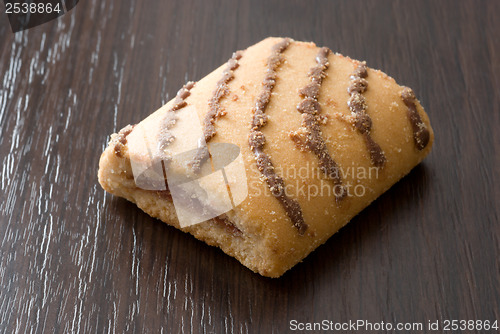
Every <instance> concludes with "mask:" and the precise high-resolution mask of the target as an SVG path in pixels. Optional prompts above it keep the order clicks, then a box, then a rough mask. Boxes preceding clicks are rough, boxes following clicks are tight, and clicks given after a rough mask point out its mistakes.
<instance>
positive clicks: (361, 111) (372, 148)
mask: <svg viewBox="0 0 500 334" xmlns="http://www.w3.org/2000/svg"><path fill="white" fill-rule="evenodd" d="M367 76H368V70H367V68H366V63H365V62H362V63H360V64H359V65H358V67H357V68H356V69H355V70H354V72H353V73H352V74H351V85H350V86H349V88H347V92H348V93H349V94H350V95H351V96H350V98H349V100H347V105H348V106H349V109H350V110H351V116H350V117H349V120H350V121H351V123H352V124H353V125H354V126H355V127H356V129H358V131H359V132H360V133H361V134H362V135H363V137H364V139H365V143H366V147H367V148H368V151H369V152H370V159H371V161H372V164H373V165H375V166H377V167H383V166H384V164H385V161H386V159H385V155H384V151H382V149H381V148H380V146H379V144H377V143H376V142H375V141H374V140H373V138H372V136H371V134H370V131H371V128H372V120H371V118H370V116H369V115H368V114H367V113H366V108H367V105H366V100H365V97H364V96H363V92H365V91H366V89H367V87H368V82H367V81H366V77H367Z"/></svg>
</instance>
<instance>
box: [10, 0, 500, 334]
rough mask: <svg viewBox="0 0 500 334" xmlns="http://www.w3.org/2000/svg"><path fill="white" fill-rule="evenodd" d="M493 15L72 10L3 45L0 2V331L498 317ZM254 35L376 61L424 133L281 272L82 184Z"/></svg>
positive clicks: (497, 31) (331, 6) (199, 6)
mask: <svg viewBox="0 0 500 334" xmlns="http://www.w3.org/2000/svg"><path fill="white" fill-rule="evenodd" d="M499 15H500V2H499V1H494V0H491V1H457V0H449V1H395V2H392V1H371V0H370V1H360V0H358V1H288V0H283V1H249V0H248V1H229V0H224V1H134V0H130V1H128V0H127V1H125V0H124V1H121V0H120V1H118V0H106V1H97V0H87V1H80V3H79V4H78V5H77V7H76V8H75V9H73V10H72V11H71V12H70V13H68V14H66V15H64V16H62V17H60V18H59V19H57V20H55V21H52V22H49V23H46V24H44V25H42V26H39V27H36V28H33V29H30V30H28V31H24V32H20V33H17V34H15V35H14V34H13V33H12V32H11V30H10V27H9V25H8V21H7V17H6V15H5V14H4V13H3V7H2V13H1V14H0V59H1V61H0V122H1V126H0V164H1V166H2V167H1V174H0V177H1V189H0V332H5V333H14V332H15V331H16V330H19V332H21V333H23V332H34V333H35V332H36V333H42V332H47V333H51V332H58V333H68V332H79V333H122V332H136V333H158V332H163V333H181V332H182V333H240V332H241V333H283V332H288V331H289V330H290V328H289V323H290V321H291V320H293V319H295V320H297V321H299V322H314V321H316V322H318V321H322V320H324V319H327V320H331V321H334V322H345V321H349V320H352V321H355V320H358V319H365V320H368V321H371V322H380V321H384V322H392V323H396V322H407V321H409V322H422V323H424V324H427V322H428V321H429V320H432V321H435V320H440V321H444V320H446V319H459V320H462V319H464V320H469V319H473V320H476V319H480V320H490V321H492V320H498V321H500V260H499V258H500V226H499V214H500V210H499V209H498V208H499V204H500V190H499V189H500V182H499V181H500V180H499V174H500V135H499V130H500V122H499V120H500V107H499V106H500V98H499V97H500V95H499V87H500V57H499V55H500V20H499V19H498V17H499ZM267 36H290V37H293V38H295V39H298V40H312V41H315V42H316V43H317V44H318V45H325V46H328V47H330V48H331V49H332V50H334V51H337V52H340V53H342V54H345V55H348V56H350V57H352V58H355V59H363V60H366V61H367V63H368V65H369V66H371V67H374V68H380V69H382V70H383V71H385V72H386V73H388V74H389V75H391V76H393V77H394V78H395V79H396V80H397V81H398V82H399V83H401V84H404V85H407V86H410V87H412V88H414V90H415V92H416V94H417V96H418V97H419V99H420V100H421V102H422V104H423V105H424V107H425V108H426V110H427V112H428V114H429V116H430V118H431V121H432V125H433V127H434V131H435V133H436V142H435V145H434V148H433V151H432V152H431V154H430V155H429V157H428V158H427V159H426V160H425V161H424V163H423V164H421V165H420V166H418V167H416V168H415V169H414V170H413V171H412V172H411V173H410V174H409V175H408V176H407V177H405V178H404V179H403V180H401V181H400V182H399V183H397V184H396V185H395V186H394V187H393V188H391V189H390V190H389V191H388V192H387V193H385V194H384V195H383V196H382V197H380V198H379V199H378V200H377V201H375V202H374V203H373V204H372V205H371V206H369V207H368V208H367V209H365V210H364V211H363V212H362V213H361V214H360V215H358V216H357V217H356V218H354V219H353V220H352V222H351V223H350V224H349V225H348V226H346V227H345V228H344V229H342V230H341V231H340V232H339V233H337V234H336V235H335V236H333V237H332V238H331V239H330V240H329V241H328V242H327V243H326V244H325V245H323V246H321V247H319V248H318V249H317V250H316V251H315V252H313V253H312V254H311V255H310V256H309V257H308V258H307V259H306V260H305V261H303V262H302V263H301V264H299V265H297V266H296V267H295V268H293V269H292V270H291V271H289V272H288V273H287V274H285V275H284V276H283V277H282V278H280V279H267V278H263V277H261V276H259V275H257V274H254V273H252V272H250V271H249V270H248V269H246V268H244V267H243V266H241V265H240V264H239V263H238V262H237V261H236V260H234V259H232V258H230V257H228V256H226V255H225V254H223V253H222V252H221V251H220V250H218V249H216V248H212V247H209V246H206V245H205V244H203V243H201V242H199V241H197V240H195V239H194V238H192V237H191V236H189V235H185V234H183V233H181V232H179V231H177V230H175V229H173V228H170V227H168V226H166V225H164V224H163V223H161V222H160V221H157V220H155V219H152V218H150V217H149V216H147V215H146V214H144V213H143V212H142V211H140V210H139V209H138V208H137V207H136V206H135V205H133V204H131V203H128V202H126V201H125V200H121V199H118V198H115V197H113V196H111V195H109V194H106V193H105V192H104V191H103V190H102V189H101V188H100V186H99V184H98V183H97V177H96V173H97V165H98V161H99V156H100V154H101V152H102V150H103V149H104V147H105V145H106V143H107V139H108V138H109V137H108V136H109V134H111V133H112V132H114V131H116V130H118V129H120V128H121V127H123V126H125V125H127V124H129V123H137V122H138V121H140V120H141V119H143V118H144V117H145V116H147V115H148V114H149V113H151V112H152V111H154V110H156V109H157V108H158V107H160V106H161V105H162V104H164V103H165V102H166V101H168V100H169V99H170V98H171V97H172V96H174V94H175V92H176V91H177V89H178V88H179V87H180V86H181V85H182V84H183V83H184V82H185V81H186V80H197V79H199V78H201V77H203V76H204V75H205V74H207V73H209V72H210V71H211V70H212V69H214V68H215V67H217V66H219V65H220V64H222V63H223V62H224V61H226V60H227V58H228V57H229V56H230V55H231V52H232V51H234V50H237V49H242V48H245V47H247V46H249V45H251V44H254V43H256V42H258V41H259V40H261V39H263V38H265V37H267ZM469 332H474V331H469ZM478 332H479V331H478ZM481 332H484V331H481Z"/></svg>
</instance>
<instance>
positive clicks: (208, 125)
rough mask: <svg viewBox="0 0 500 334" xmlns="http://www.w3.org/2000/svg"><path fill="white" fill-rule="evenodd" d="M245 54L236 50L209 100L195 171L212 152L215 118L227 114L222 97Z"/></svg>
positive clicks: (194, 161)
mask: <svg viewBox="0 0 500 334" xmlns="http://www.w3.org/2000/svg"><path fill="white" fill-rule="evenodd" d="M242 56H243V51H236V52H235V53H233V56H232V57H231V58H230V59H229V60H228V62H227V66H226V68H225V69H224V71H223V72H222V78H221V79H220V80H219V81H218V82H217V87H216V88H215V90H214V92H213V94H212V97H211V98H210V101H209V102H208V107H209V109H208V112H207V114H206V115H205V119H204V120H203V136H204V139H205V143H203V144H201V143H200V145H199V147H198V150H197V152H196V155H195V156H194V158H193V160H192V161H191V162H190V166H191V167H192V169H193V171H194V172H199V171H200V169H201V165H202V164H203V162H204V161H205V160H206V159H208V157H209V156H210V153H209V152H208V148H207V145H206V144H207V143H208V142H209V141H210V140H211V139H212V138H213V137H214V136H215V134H216V133H217V132H216V130H215V120H216V119H217V118H219V117H222V116H224V115H225V114H226V111H225V110H224V109H223V108H222V106H221V105H220V101H221V99H222V98H223V97H224V96H226V95H227V94H228V93H229V87H228V83H229V82H230V81H231V80H233V78H234V73H233V71H234V70H236V69H237V68H238V67H239V66H240V64H239V62H238V60H240V59H241V57H242Z"/></svg>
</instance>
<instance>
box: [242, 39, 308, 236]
mask: <svg viewBox="0 0 500 334" xmlns="http://www.w3.org/2000/svg"><path fill="white" fill-rule="evenodd" d="M290 42H291V41H290V39H289V38H284V39H282V40H281V41H280V42H278V43H277V44H275V45H274V46H273V47H272V51H271V55H270V56H269V57H268V59H267V72H266V76H265V78H264V81H263V82H262V86H263V90H262V91H261V93H260V95H259V97H258V98H257V100H256V101H255V107H254V109H253V118H252V123H251V130H250V135H249V138H248V143H249V145H250V149H251V150H252V152H253V154H254V156H255V161H256V163H257V168H258V169H259V171H260V172H261V174H262V176H263V177H264V179H265V180H266V182H267V185H268V186H269V188H270V190H271V193H272V194H273V196H274V197H275V198H276V199H277V200H278V201H279V202H280V204H281V205H282V206H283V208H284V209H285V213H286V215H287V216H288V217H289V218H290V220H291V221H292V224H293V226H295V227H296V228H297V230H298V231H299V234H301V235H302V234H304V232H305V231H306V230H307V224H306V223H305V221H304V217H303V216H302V209H301V207H300V205H299V203H298V202H297V201H296V200H294V199H292V198H290V197H288V196H287V195H286V193H285V181H284V180H283V178H281V176H279V175H278V174H276V171H275V169H274V166H273V163H272V161H271V158H270V157H269V155H267V154H266V153H265V152H264V144H265V142H266V137H265V136H264V134H263V133H262V131H260V130H262V128H263V127H264V126H265V125H266V123H267V120H268V119H267V115H266V114H265V111H266V108H267V106H268V104H269V100H270V99H271V92H272V90H273V89H274V86H275V85H276V78H277V73H276V70H277V69H278V67H279V66H280V64H281V63H282V62H283V55H282V53H283V51H285V50H286V48H287V47H288V46H289V45H290Z"/></svg>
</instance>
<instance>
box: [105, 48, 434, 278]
mask: <svg viewBox="0 0 500 334" xmlns="http://www.w3.org/2000/svg"><path fill="white" fill-rule="evenodd" d="M433 140H434V135H433V131H432V128H431V126H430V123H429V118H428V116H427V114H426V113H425V111H424V109H423V108H422V106H421V105H420V103H419V101H418V100H417V99H416V98H415V96H414V94H413V92H412V90H411V89H409V88H407V87H402V86H399V85H398V84H397V83H396V82H395V81H394V79H392V78H391V77H389V76H387V75H386V74H384V73H382V72H380V71H378V70H373V69H370V68H368V67H367V66H366V65H365V63H364V62H359V61H356V60H352V59H350V58H348V57H344V56H342V55H340V54H336V53H332V52H331V51H330V50H329V49H328V48H325V47H323V48H319V47H317V46H316V45H315V44H313V43H305V42H298V41H294V40H292V39H289V38H267V39H265V40H263V41H261V42H259V43H257V44H255V45H253V46H251V47H249V48H248V49H246V50H244V51H238V52H235V53H234V54H233V55H232V57H231V58H230V59H229V60H228V62H227V63H226V64H224V65H222V66H221V67H219V68H218V69H216V70H215V71H213V72H212V73H210V74H209V75H207V76H206V77H204V78H203V79H201V80H200V81H199V82H196V83H192V82H189V83H187V84H186V85H185V86H184V87H182V88H181V90H179V92H178V93H177V96H176V98H174V99H173V100H171V101H170V102H168V103H167V104H166V105H164V106H163V107H161V108H160V109H159V110H157V111H156V112H154V113H153V114H151V115H150V116H149V117H148V118H146V119H145V120H143V121H142V122H140V123H138V124H136V125H134V126H130V125H129V126H126V127H125V128H123V129H122V130H121V131H120V132H119V133H117V134H113V135H112V136H111V141H110V142H109V146H108V147H107V148H106V150H105V151H104V152H103V154H102V156H101V159H100V163H99V173H98V174H99V182H100V184H101V185H102V187H103V188H104V189H105V190H106V191H108V192H110V193H112V194H114V195H117V196H120V197H124V198H126V199H128V200H129V201H131V202H134V203H136V204H137V206H138V207H139V208H141V209H142V210H144V211H145V212H146V213H148V214H149V215H151V216H152V217H155V218H158V219H160V220H162V221H163V222H165V223H167V224H169V225H172V226H174V227H176V228H179V229H181V230H182V231H185V232H189V233H191V234H192V235H194V236H195V237H196V238H198V239H200V240H203V241H205V242H206V243H207V244H209V245H213V246H218V247H220V248H221V249H222V250H223V251H224V252H225V253H226V254H228V255H231V256H234V257H235V258H236V259H238V261H240V262H241V263H242V264H243V265H245V266H246V267H248V268H249V269H251V270H253V271H254V272H258V273H260V274H261V275H263V276H268V277H279V276H281V275H282V274H283V273H284V272H285V271H287V270H288V269H290V268H292V267H293V266H294V265H295V264H297V263H298V262H299V261H301V260H302V259H304V258H305V257H306V256H307V255H308V254H309V253H310V252H312V251H313V250H314V249H315V248H316V247H318V246H319V245H321V244H322V243H324V242H325V241H326V240H327V239H328V238H329V237H330V236H331V235H333V234H334V233H335V232H337V231H338V230H339V229H340V228H341V227H342V226H344V225H345V224H346V223H347V222H349V220H350V219H352V218H353V217H354V216H355V215H356V214H358V213H359V212H360V211H361V210H362V209H363V208H365V207H366V206H367V205H369V204H370V203H371V202H372V201H373V200H375V199H376V198H377V197H378V196H380V195H381V194H382V193H383V192H384V191H386V190H387V189H389V188H390V187H391V186H392V185H393V184H394V183H395V182H397V181H398V180H399V179H401V178H402V177H403V176H404V175H406V174H407V173H408V172H409V171H410V170H411V169H412V168H413V167H414V166H416V165H417V164H418V163H420V162H421V161H422V159H423V158H424V157H425V156H426V155H427V154H428V153H429V151H430V150H431V146H432V143H433Z"/></svg>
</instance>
